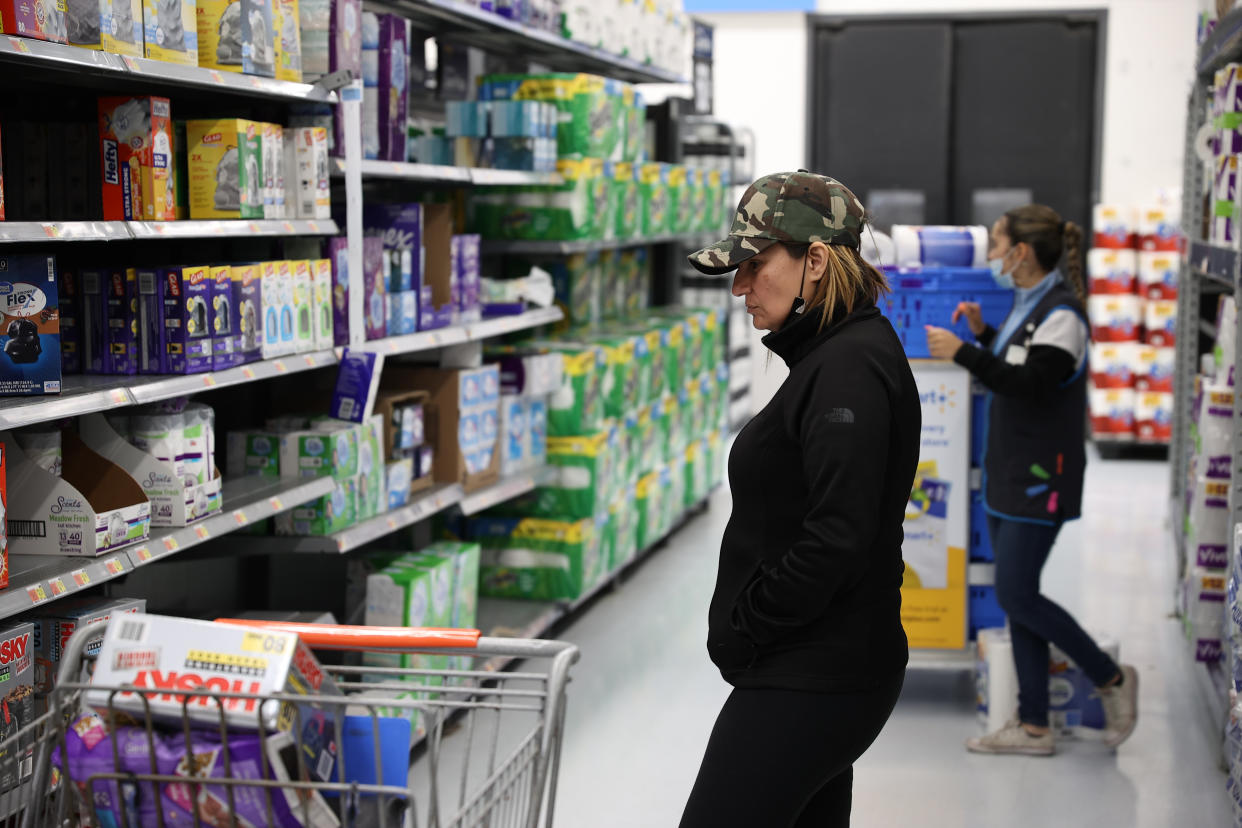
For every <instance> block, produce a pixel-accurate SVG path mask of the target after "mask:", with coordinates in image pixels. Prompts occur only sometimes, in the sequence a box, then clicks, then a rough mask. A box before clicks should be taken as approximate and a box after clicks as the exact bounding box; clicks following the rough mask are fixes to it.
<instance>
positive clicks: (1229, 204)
mask: <svg viewBox="0 0 1242 828" xmlns="http://www.w3.org/2000/svg"><path fill="white" fill-rule="evenodd" d="M1212 181H1213V183H1212V198H1213V207H1212V228H1211V238H1210V241H1212V242H1213V243H1215V244H1229V243H1233V242H1236V241H1238V238H1239V236H1238V230H1239V219H1240V218H1242V214H1240V213H1239V208H1238V205H1237V200H1238V156H1237V155H1222V156H1221V157H1219V158H1217V159H1216V167H1215V171H1214V175H1213V179H1212Z"/></svg>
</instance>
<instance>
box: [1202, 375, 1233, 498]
mask: <svg viewBox="0 0 1242 828" xmlns="http://www.w3.org/2000/svg"><path fill="white" fill-rule="evenodd" d="M1201 393H1202V402H1201V403H1200V407H1199V419H1198V427H1199V442H1198V445H1197V451H1196V452H1195V453H1196V454H1197V455H1198V456H1199V471H1200V472H1201V473H1202V474H1203V475H1204V476H1205V477H1209V478H1214V479H1217V480H1228V479H1229V478H1230V475H1231V471H1230V469H1231V458H1232V455H1233V389H1232V388H1230V387H1229V386H1227V385H1225V384H1224V383H1221V382H1206V383H1204V384H1203V385H1202V389H1201Z"/></svg>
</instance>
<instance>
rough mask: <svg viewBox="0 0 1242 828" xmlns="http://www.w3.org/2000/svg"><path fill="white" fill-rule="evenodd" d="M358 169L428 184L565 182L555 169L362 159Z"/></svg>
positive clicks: (338, 172) (337, 164) (335, 170)
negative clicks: (539, 170)
mask: <svg viewBox="0 0 1242 828" xmlns="http://www.w3.org/2000/svg"><path fill="white" fill-rule="evenodd" d="M345 169H346V165H345V161H344V159H341V158H337V159H335V160H334V162H333V165H332V175H333V176H334V177H336V178H343V177H344V176H345ZM360 171H361V173H362V177H363V178H365V179H379V180H382V179H389V180H392V181H421V182H425V183H428V184H458V185H462V186H465V185H470V184H473V185H475V186H478V187H505V186H543V185H555V184H563V183H565V180H564V179H563V178H561V177H560V176H559V175H557V174H556V173H537V172H526V171H524V170H492V169H484V168H481V167H450V166H447V165H445V164H417V163H403V162H401V161H375V160H364V161H363V162H362V165H361V167H360Z"/></svg>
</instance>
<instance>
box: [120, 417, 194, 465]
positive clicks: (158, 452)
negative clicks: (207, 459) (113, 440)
mask: <svg viewBox="0 0 1242 828" xmlns="http://www.w3.org/2000/svg"><path fill="white" fill-rule="evenodd" d="M129 425H130V442H132V443H133V444H134V446H136V447H137V448H139V449H141V450H142V451H145V452H146V453H147V454H150V455H151V456H152V457H154V458H155V459H157V460H160V461H162V462H164V463H167V464H169V465H171V466H172V467H173V468H174V470H175V472H174V473H175V474H176V475H177V477H178V478H180V479H182V480H184V479H185V448H184V441H185V415H184V414H166V413H162V412H153V411H143V412H141V413H138V414H134V415H133V416H132V417H130V418H129Z"/></svg>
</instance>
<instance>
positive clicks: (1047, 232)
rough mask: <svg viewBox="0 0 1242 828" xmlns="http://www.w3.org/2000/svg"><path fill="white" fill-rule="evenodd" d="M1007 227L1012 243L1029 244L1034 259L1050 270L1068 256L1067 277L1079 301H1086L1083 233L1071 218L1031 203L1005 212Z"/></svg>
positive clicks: (1049, 208)
mask: <svg viewBox="0 0 1242 828" xmlns="http://www.w3.org/2000/svg"><path fill="white" fill-rule="evenodd" d="M1005 224H1006V225H1007V227H1006V229H1007V230H1008V231H1009V239H1010V241H1011V242H1012V243H1013V244H1027V245H1030V247H1031V249H1032V250H1034V251H1035V261H1037V262H1038V263H1039V266H1040V267H1041V268H1042V269H1043V270H1045V271H1051V270H1052V269H1053V268H1055V267H1056V266H1057V265H1059V264H1060V263H1061V257H1062V256H1064V257H1065V279H1066V281H1067V282H1068V283H1069V285H1070V287H1071V288H1072V289H1073V290H1074V293H1076V294H1077V295H1078V298H1079V300H1080V301H1083V302H1085V301H1086V300H1087V288H1086V282H1084V281H1083V258H1082V244H1083V232H1082V228H1081V227H1079V226H1078V225H1077V224H1075V223H1074V222H1072V221H1064V220H1062V219H1061V216H1060V215H1058V214H1057V211H1056V210H1053V209H1052V208H1051V207H1045V206H1044V205H1042V204H1029V205H1027V206H1026V207H1018V208H1016V209H1014V210H1010V211H1009V212H1008V213H1005Z"/></svg>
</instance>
